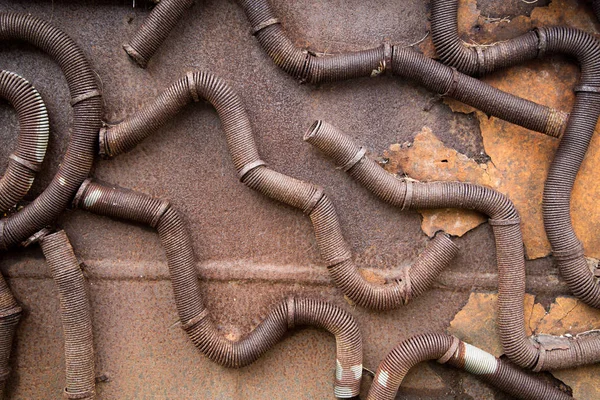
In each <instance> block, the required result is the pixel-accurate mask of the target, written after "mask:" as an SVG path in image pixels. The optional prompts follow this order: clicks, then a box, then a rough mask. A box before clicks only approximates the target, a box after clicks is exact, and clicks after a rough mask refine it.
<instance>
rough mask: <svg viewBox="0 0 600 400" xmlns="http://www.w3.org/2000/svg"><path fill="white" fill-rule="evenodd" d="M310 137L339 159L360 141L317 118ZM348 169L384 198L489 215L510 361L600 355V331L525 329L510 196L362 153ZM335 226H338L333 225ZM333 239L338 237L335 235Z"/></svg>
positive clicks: (528, 363)
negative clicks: (398, 173) (398, 167)
mask: <svg viewBox="0 0 600 400" xmlns="http://www.w3.org/2000/svg"><path fill="white" fill-rule="evenodd" d="M305 139H306V140H307V141H308V142H309V143H311V144H312V145H314V146H315V147H317V148H318V149H319V150H321V151H322V152H323V153H325V154H326V155H327V156H329V157H331V158H333V159H334V160H335V161H336V163H337V164H338V165H341V164H342V163H343V162H344V160H350V159H353V158H354V157H355V155H356V154H357V153H358V152H360V149H361V147H360V146H358V145H357V144H356V143H354V141H353V140H352V139H350V138H349V137H348V136H346V135H345V134H343V133H342V132H340V131H339V130H338V129H336V128H335V127H333V126H331V125H329V124H327V123H325V122H322V121H318V122H317V123H315V124H313V126H312V127H311V129H310V130H309V132H308V133H307V134H306V136H305ZM347 172H348V174H349V175H350V176H352V177H353V178H354V179H356V180H357V181H358V182H359V183H361V184H362V185H363V186H365V187H366V188H367V189H369V190H370V191H372V192H373V193H375V195H376V196H378V197H380V198H381V199H382V200H384V201H386V202H388V203H390V204H392V205H395V206H398V207H402V208H408V209H433V208H461V209H470V210H476V211H479V212H481V213H483V214H486V215H487V216H488V217H489V223H490V225H492V229H493V232H494V237H495V239H496V259H497V264H498V332H499V335H500V340H501V342H502V346H503V348H504V352H505V354H506V355H507V356H508V357H509V358H510V360H511V361H513V362H514V363H516V364H517V365H519V366H521V367H524V368H531V369H534V370H536V371H541V370H553V369H562V368H571V367H576V366H579V365H586V364H592V363H596V362H598V361H600V335H599V334H590V335H584V336H579V337H554V336H546V335H537V336H534V337H532V338H531V339H529V338H527V336H526V334H525V312H524V303H523V298H524V296H525V255H524V251H523V238H522V236H521V229H520V220H519V214H518V212H517V210H516V209H515V207H514V205H513V204H512V202H511V201H510V200H509V199H508V197H506V196H504V195H503V194H501V193H499V192H497V191H495V190H493V189H489V188H486V187H483V186H478V185H473V184H469V183H462V182H429V183H420V182H413V181H410V180H405V179H397V178H395V177H394V176H393V175H391V174H389V173H387V172H386V171H385V170H384V169H383V168H381V167H380V166H379V165H378V164H377V163H376V162H375V161H373V160H370V159H369V158H367V157H366V156H363V157H362V158H361V159H360V160H359V161H357V162H356V164H355V165H354V166H352V167H351V168H350V169H348V171H347ZM331 231H333V229H331ZM330 241H331V242H334V240H333V239H331V240H330Z"/></svg>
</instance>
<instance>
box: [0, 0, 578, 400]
mask: <svg viewBox="0 0 600 400" xmlns="http://www.w3.org/2000/svg"><path fill="white" fill-rule="evenodd" d="M1 3H2V4H1V5H0V9H1V10H10V11H19V12H29V13H31V14H33V15H35V16H39V17H43V18H46V19H50V20H51V21H52V22H53V23H55V24H56V25H58V26H59V27H60V28H61V29H63V30H64V31H65V32H67V33H68V34H69V35H71V36H72V37H73V38H74V39H75V41H76V42H77V43H78V44H79V45H80V46H81V47H82V48H83V50H84V52H85V53H86V55H87V56H88V58H89V59H90V60H91V64H92V67H93V68H94V70H95V71H96V72H97V73H98V76H99V78H100V80H101V84H102V88H103V93H104V101H105V106H106V118H105V119H106V120H107V121H109V122H116V121H119V120H121V119H123V118H124V117H125V116H127V115H130V114H131V113H132V112H133V111H135V110H136V109H138V108H139V107H140V106H141V105H143V104H145V103H146V102H147V101H148V100H150V99H152V98H153V97H154V96H156V95H157V94H158V93H160V92H161V91H162V90H164V89H165V88H166V87H168V86H169V85H170V84H171V83H172V82H173V81H175V80H176V79H178V78H180V77H181V76H183V75H184V74H185V72H186V71H188V70H190V69H204V70H208V71H211V72H213V73H215V74H217V75H219V76H220V77H222V78H224V79H225V80H226V81H228V82H229V83H230V84H231V86H232V87H233V88H234V89H235V90H237V92H238V93H239V95H240V97H241V98H242V99H243V101H244V103H245V104H246V106H247V109H248V112H249V115H250V117H251V120H252V124H253V126H254V129H255V136H256V141H257V144H258V146H259V149H260V151H261V154H262V155H263V158H264V159H265V161H267V163H268V164H269V165H270V166H271V167H272V168H274V169H276V170H278V171H281V172H283V173H286V174H288V175H291V176H294V177H297V178H301V179H306V180H309V181H312V182H314V183H318V184H321V185H323V186H324V187H325V188H326V190H327V192H328V193H329V194H330V195H331V198H332V199H333V201H334V203H335V205H336V208H337V210H338V212H339V215H340V219H341V224H342V228H343V230H344V234H345V236H346V238H347V240H348V241H349V243H351V245H352V246H353V250H354V252H355V258H356V261H357V263H358V264H359V265H360V266H364V267H372V268H375V269H381V270H392V269H395V268H398V267H401V266H404V265H407V264H409V263H410V262H411V261H412V260H414V258H415V257H416V255H417V254H418V253H419V252H421V251H422V250H423V248H424V247H425V243H426V241H427V237H426V235H425V234H424V233H423V232H422V231H421V229H420V216H419V215H418V214H417V213H416V212H400V211H399V210H397V209H394V208H392V207H390V206H388V205H386V204H384V203H383V202H381V201H379V200H377V199H375V198H374V197H373V196H372V195H371V194H370V193H369V192H367V191H366V190H365V189H363V188H362V187H360V186H359V185H358V184H356V183H355V182H353V181H351V180H350V179H349V178H348V177H347V176H346V175H345V174H344V173H343V172H341V171H338V170H336V169H335V168H334V167H333V165H332V164H331V163H330V162H329V161H328V160H326V159H325V158H324V157H322V156H321V155H320V154H318V153H317V151H316V150H314V149H313V148H311V146H309V145H308V144H306V143H304V142H303V141H302V135H303V133H304V131H305V130H306V129H307V128H308V127H309V125H310V124H311V122H312V121H313V120H315V119H323V120H325V121H328V122H330V123H332V124H334V125H336V126H338V127H339V128H340V129H342V130H343V131H345V132H347V133H348V134H350V135H351V136H352V137H354V138H355V139H357V140H360V142H361V143H364V144H365V145H366V146H367V147H368V148H369V150H370V151H371V152H372V153H373V154H375V155H383V152H384V151H385V150H386V149H387V148H388V146H389V145H390V144H393V143H403V142H406V141H412V140H413V138H414V136H415V135H416V134H417V133H418V132H419V131H421V129H422V127H423V126H428V127H430V128H431V129H432V130H433V131H435V132H436V134H437V136H438V137H439V138H440V140H442V141H443V143H444V144H445V145H446V146H447V147H450V148H454V149H456V150H457V151H459V152H460V153H463V154H465V155H467V156H468V157H472V158H476V157H482V156H484V154H483V151H484V150H483V144H482V139H481V135H480V132H479V123H478V121H477V120H476V119H475V117H474V116H472V115H465V114H460V113H453V112H452V111H451V110H450V108H449V107H448V106H446V105H445V104H443V103H441V102H437V103H434V105H433V107H432V108H431V110H430V111H423V108H424V107H425V106H426V105H427V104H428V102H429V101H430V99H431V98H432V94H431V93H429V92H427V91H426V90H424V89H422V88H419V87H417V86H416V85H414V84H412V83H410V82H404V81H401V80H399V79H397V78H393V77H379V78H376V79H359V80H354V81H349V82H342V83H335V84H324V85H320V86H317V87H315V86H309V85H299V84H298V83H297V82H295V81H294V80H293V79H292V78H290V77H289V76H288V75H286V74H285V73H284V72H283V71H281V70H279V69H278V68H277V67H276V66H275V65H274V64H273V62H272V61H271V60H270V59H269V58H268V56H267V55H266V54H265V53H264V52H263V50H262V49H261V48H260V46H259V45H258V43H257V42H256V41H255V40H254V38H253V37H252V36H251V34H250V28H249V26H248V24H247V21H246V18H245V16H244V14H243V12H242V10H241V8H239V7H238V6H237V5H236V4H235V3H234V2H233V1H231V0H228V1H217V0H207V1H202V2H198V3H199V4H196V5H195V6H194V7H193V8H192V9H191V10H190V12H189V14H188V15H187V16H185V18H184V19H183V21H182V23H181V24H180V25H179V26H178V27H177V28H175V30H174V31H173V32H172V34H171V35H170V36H169V38H168V39H167V41H166V43H165V44H164V45H163V46H162V47H161V48H160V49H159V51H158V52H157V54H156V56H155V57H154V58H153V59H152V61H151V62H150V64H149V67H148V69H147V70H142V69H140V68H138V67H137V66H136V65H134V63H133V62H131V61H130V60H129V59H128V58H127V56H126V54H125V53H124V51H123V50H122V49H121V45H122V43H123V42H124V41H125V38H127V37H130V36H131V35H132V33H133V31H134V30H135V29H136V27H137V26H139V24H140V23H141V21H142V19H143V18H144V17H145V16H146V15H147V10H145V8H144V7H138V8H135V9H133V8H132V7H131V2H129V1H117V0H113V1H109V0H103V1H101V2H97V1H68V0H63V1H53V2H51V1H44V0H39V1H36V2H34V1H29V0H21V1H2V2H1ZM479 3H480V9H481V10H482V13H483V12H484V11H483V10H487V11H485V13H486V15H487V13H489V14H490V15H491V16H496V15H501V14H504V13H506V12H510V13H515V14H518V13H526V12H529V11H530V9H531V7H526V6H523V5H518V7H517V5H516V3H520V2H511V4H513V3H514V4H515V7H516V8H510V9H505V8H502V9H498V10H497V8H498V7H497V6H494V5H493V4H495V2H493V1H489V0H486V1H483V0H481V1H479ZM273 4H274V7H275V9H276V11H277V12H278V14H279V15H280V19H281V20H282V21H283V23H284V24H285V26H286V28H287V29H288V30H289V32H290V36H291V37H292V38H293V39H294V40H296V43H297V44H299V45H303V46H309V47H310V48H313V49H317V50H322V51H331V52H334V51H342V50H355V49H361V48H366V47H371V46H374V45H378V44H380V43H381V42H382V41H383V40H384V39H389V40H391V41H392V42H395V43H406V44H409V43H414V42H416V41H418V40H419V39H421V38H422V37H423V35H424V34H425V31H426V29H427V24H426V15H427V12H428V4H427V2H426V1H423V0H407V1H402V2H398V1H392V0H383V1H379V2H363V1H361V0H348V1H347V2H344V5H343V6H341V5H342V4H341V3H339V2H319V1H316V0H301V1H294V2H291V1H284V0H276V1H273ZM0 68H2V69H8V70H11V71H14V72H17V73H19V74H21V75H22V76H24V77H25V78H26V79H28V80H29V81H30V82H32V83H33V84H34V86H35V87H36V88H37V89H38V90H39V91H40V93H41V94H42V97H43V98H44V100H45V101H46V103H47V105H48V110H49V114H50V119H51V141H50V147H49V156H48V159H47V161H46V163H45V168H44V171H43V172H42V173H41V174H40V175H39V176H40V178H39V179H38V180H37V181H36V183H35V185H34V189H33V192H32V195H36V194H38V193H39V192H40V191H41V190H42V188H44V187H45V186H46V185H47V183H48V182H49V180H50V179H51V177H52V176H53V174H54V172H55V171H56V169H57V167H58V163H59V162H60V158H61V154H62V152H63V151H64V149H65V146H66V138H67V135H68V122H69V120H70V118H71V113H70V110H69V108H70V107H68V91H67V87H66V82H65V79H64V78H63V76H62V74H61V72H60V69H59V68H58V66H57V65H56V64H54V63H53V62H52V61H51V60H50V58H49V57H48V56H46V55H44V54H42V53H41V52H39V51H37V50H35V49H34V48H33V47H30V46H26V45H23V44H21V43H1V44H0ZM0 125H2V126H3V129H1V130H0V143H2V144H3V145H2V146H0V160H1V161H2V162H3V163H4V162H5V160H7V157H8V155H9V154H10V152H11V151H12V146H14V144H15V140H14V138H15V132H16V128H17V126H16V116H15V114H14V111H13V110H12V109H11V108H10V107H9V106H8V105H7V104H6V103H2V104H0ZM4 144H8V145H7V146H5V145H4ZM94 174H95V176H96V177H98V178H100V179H103V180H106V181H109V182H112V183H115V184H119V185H122V186H126V187H131V188H134V189H136V190H139V191H142V192H146V193H149V194H152V195H154V196H159V197H164V198H168V199H170V200H171V201H172V203H173V204H174V205H175V206H176V207H177V208H178V209H179V210H181V212H182V214H183V216H184V218H185V220H186V222H187V224H188V227H189V229H190V231H191V232H192V236H193V240H194V247H195V251H196V254H197V257H198V259H199V260H200V261H199V272H200V275H201V277H202V281H203V289H204V293H205V296H206V299H207V305H208V307H209V308H210V309H211V312H212V315H214V318H215V319H216V322H217V323H218V325H219V326H220V328H221V329H222V332H223V333H224V334H227V335H229V336H230V337H236V336H239V335H242V334H244V333H246V332H248V331H249V330H250V329H251V328H252V327H253V326H255V325H256V323H257V322H258V318H259V317H260V316H264V315H265V314H266V312H267V310H269V309H270V307H272V306H273V305H274V304H276V303H278V302H279V301H280V300H281V299H282V298H284V297H286V296H288V295H290V294H299V295H300V294H301V295H315V296H320V297H323V298H324V299H326V300H330V301H332V302H334V303H335V304H338V305H340V306H342V307H344V308H345V309H347V310H350V311H351V312H352V313H353V315H355V316H356V318H357V320H358V323H359V325H360V327H361V329H362V332H363V338H364V347H365V360H364V364H365V366H366V367H367V368H369V369H371V370H375V368H376V366H377V365H378V364H379V362H380V361H381V359H382V358H383V357H384V355H385V354H386V353H387V352H388V351H389V350H390V349H391V348H392V347H393V346H395V345H396V344H397V343H398V342H400V341H401V340H403V339H406V338H408V337H409V336H412V335H414V334H417V333H422V332H426V331H432V330H433V331H443V330H445V329H446V327H447V326H448V325H449V323H450V321H451V320H452V318H453V316H454V315H455V314H456V313H457V312H458V311H459V310H460V309H461V308H462V306H463V305H464V304H465V303H466V302H467V300H468V298H469V293H470V291H471V290H472V289H473V288H479V289H487V290H495V288H496V276H495V274H496V270H495V254H494V251H493V237H492V235H491V230H490V229H489V227H488V226H487V224H484V225H482V226H480V227H478V228H476V229H474V230H473V231H471V232H468V233H467V234H465V235H464V236H463V237H462V238H459V239H457V241H456V242H457V243H458V245H459V246H460V249H461V250H460V253H459V255H458V257H457V258H456V259H455V260H454V261H453V262H452V263H451V265H450V267H449V268H448V270H446V271H445V272H444V273H443V274H442V276H441V277H440V279H438V281H437V283H436V284H435V286H434V289H432V290H430V291H429V292H427V293H426V294H424V295H423V296H421V297H420V298H418V299H417V300H416V301H414V303H412V304H410V305H409V306H407V307H405V308H402V309H399V310H396V311H393V312H387V313H375V312H369V311H366V310H363V309H360V308H354V307H352V306H351V305H349V304H348V303H347V302H346V301H345V300H344V299H343V297H342V295H341V294H340V292H339V291H338V290H337V289H336V288H335V287H334V286H333V284H332V282H331V280H330V278H329V276H328V274H327V271H326V269H325V267H324V265H323V264H322V263H321V262H320V260H319V255H318V251H317V248H316V242H315V239H314V235H313V233H312V228H311V226H310V222H309V220H308V219H307V218H306V217H305V216H304V215H302V214H301V213H300V212H298V211H295V210H292V209H291V208H289V207H286V206H283V205H281V204H278V203H275V202H274V201H271V200H268V199H266V198H265V197H263V196H261V195H260V194H258V193H256V192H253V191H251V190H250V189H248V188H246V187H245V186H244V185H242V184H240V183H239V182H238V180H237V177H236V174H235V170H234V168H233V166H232V163H231V160H230V158H229V155H228V153H227V149H226V145H225V138H224V135H223V132H222V131H221V128H220V123H219V120H218V117H217V115H216V113H215V112H214V110H212V109H211V108H210V107H209V106H207V105H205V104H204V103H199V104H196V105H191V106H189V107H188V108H187V109H186V110H185V111H184V112H183V113H182V114H180V116H179V118H178V119H177V120H175V121H172V122H170V123H169V124H168V125H167V126H165V128H164V129H162V130H161V131H160V132H159V133H157V134H156V135H154V136H152V137H151V138H149V139H148V140H146V141H144V142H143V143H142V144H141V145H139V146H138V147H137V148H136V149H135V150H134V151H132V152H131V153H129V154H125V155H122V156H119V157H117V158H116V159H115V160H111V161H102V160H99V161H98V162H97V163H96V168H95V173H94ZM60 225H61V226H62V227H64V229H65V230H66V231H67V233H68V234H69V235H70V237H71V240H72V242H73V246H74V248H75V251H76V253H77V254H78V256H79V257H80V258H81V259H82V260H84V261H85V263H86V270H85V273H86V275H87V276H88V277H89V279H90V293H91V304H92V307H93V322H94V334H95V341H96V349H97V372H98V374H105V375H106V376H107V377H108V381H107V382H104V383H99V384H98V393H99V398H103V399H117V398H118V399H125V398H127V399H164V398H207V399H208V398H218V399H264V398H273V399H290V398H294V399H304V398H305V399H315V398H317V399H320V398H332V396H333V390H332V382H333V374H334V365H335V364H334V353H335V351H334V348H335V347H334V340H333V338H332V337H330V336H328V334H326V333H325V332H321V331H317V330H314V329H304V330H302V329H301V330H297V331H294V332H293V333H292V334H290V335H289V336H288V338H287V339H286V340H284V341H283V342H282V343H280V344H278V345H277V346H275V348H274V349H272V350H271V351H269V352H268V353H267V354H266V355H265V356H264V357H263V358H261V359H260V360H259V361H258V362H257V363H255V364H253V365H252V366H250V367H247V368H243V369H241V370H227V369H224V368H222V367H219V366H216V365H214V364H212V363H211V362H209V361H208V360H207V359H205V358H204V357H203V356H202V355H201V354H199V352H198V351H197V350H196V349H195V348H194V346H193V344H192V343H191V342H190V341H189V340H188V339H187V337H186V335H185V334H184V332H183V331H182V330H181V329H180V328H179V326H177V325H176V324H175V322H176V321H177V314H176V310H175V306H174V301H173V296H172V290H171V287H170V283H169V280H168V271H167V267H166V262H165V256H164V253H163V251H162V249H161V247H160V243H159V241H158V237H157V235H156V233H155V232H154V231H152V230H150V229H147V228H145V227H140V226H135V225H131V224H125V223H121V222H117V221H113V220H110V219H107V218H101V217H97V216H93V215H90V214H86V213H83V212H79V211H78V212H74V211H67V212H66V213H65V214H64V216H63V218H62V219H61V221H60ZM0 267H1V268H2V272H3V273H4V274H5V275H8V277H9V284H10V285H11V288H13V290H14V292H15V296H16V298H17V299H18V301H19V302H20V304H21V305H22V306H23V308H24V310H25V313H24V317H23V318H22V322H21V324H20V326H19V328H18V336H17V340H16V344H15V351H14V352H13V355H12V361H11V362H12V366H13V368H14V374H13V376H12V377H11V378H10V379H11V383H10V392H11V395H12V398H15V399H25V398H28V399H30V398H52V397H57V396H58V394H59V393H60V390H61V388H62V385H63V382H64V367H63V363H64V358H63V350H62V344H61V343H62V331H61V325H60V315H59V305H58V298H57V293H56V290H55V287H54V283H53V282H52V280H51V279H50V274H49V271H48V270H47V267H46V265H45V263H44V260H43V257H42V254H41V251H40V250H39V249H37V248H32V249H27V250H16V251H11V252H10V253H8V254H6V255H5V254H3V255H2V257H1V258H0ZM527 268H528V269H527V272H528V291H531V292H534V293H536V294H537V295H538V297H537V298H538V301H542V302H543V301H549V300H550V299H552V298H553V297H554V296H555V295H557V294H566V293H567V291H566V288H565V286H564V285H563V284H562V283H561V282H560V281H559V280H558V278H557V276H556V271H555V270H554V269H553V268H552V266H551V261H550V260H549V259H548V258H542V259H538V260H534V261H528V262H527ZM369 384H370V380H369V378H368V377H367V378H365V380H364V385H363V387H364V388H368V386H369ZM404 386H406V388H404V389H402V390H401V392H400V393H401V394H403V395H405V396H406V397H405V398H414V399H428V398H437V399H439V398H442V399H454V398H464V399H469V398H490V397H481V396H491V395H495V396H496V397H495V398H497V399H503V398H506V397H505V396H504V395H502V394H498V393H496V392H495V391H493V390H492V389H489V388H488V387H487V386H485V385H483V384H480V383H478V382H477V381H474V380H473V379H470V378H467V375H465V374H463V373H460V372H457V371H455V370H451V369H449V368H446V367H443V366H438V365H435V364H426V365H423V366H421V367H419V369H418V371H417V373H413V374H411V375H410V376H409V378H407V381H406V383H405V384H404V385H403V387H404ZM49 393H51V395H49ZM479 393H484V394H481V395H480V394H479ZM493 393H495V394H493ZM54 394H56V396H54Z"/></svg>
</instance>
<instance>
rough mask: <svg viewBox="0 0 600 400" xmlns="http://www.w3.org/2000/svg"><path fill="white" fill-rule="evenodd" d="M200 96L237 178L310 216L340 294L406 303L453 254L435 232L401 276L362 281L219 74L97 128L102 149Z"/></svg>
mask: <svg viewBox="0 0 600 400" xmlns="http://www.w3.org/2000/svg"><path fill="white" fill-rule="evenodd" d="M200 97H202V98H205V99H207V100H209V101H210V103H211V104H213V105H214V106H215V108H216V110H217V113H218V114H219V117H220V118H221V121H222V123H223V129H224V131H225V136H226V138H227V143H228V145H229V151H230V153H231V156H232V158H233V163H234V166H235V168H236V170H237V172H238V175H239V177H240V180H241V181H242V182H243V183H244V184H246V185H247V186H248V187H250V188H252V189H254V190H257V191H259V192H261V193H263V194H264V195H265V196H268V197H270V198H272V199H275V200H278V201H281V202H283V203H286V204H288V205H290V206H292V207H296V208H299V209H301V210H302V211H303V212H304V213H306V214H308V215H309V216H310V218H311V221H312V222H313V226H314V229H315V235H316V237H317V241H318V243H319V248H320V251H321V255H322V256H323V258H324V260H325V261H326V262H327V264H328V266H329V272H330V273H331V276H332V277H333V279H334V280H335V282H336V285H337V286H338V287H339V288H340V289H341V290H342V291H343V292H344V294H346V295H347V296H349V297H350V298H351V299H352V300H353V301H354V302H356V303H357V304H359V305H361V306H363V307H367V308H373V309H378V310H387V309H391V308H397V307H399V306H401V305H402V304H406V303H407V302H408V301H409V300H410V299H411V298H412V297H416V296H418V295H419V294H421V293H422V292H423V291H424V290H425V289H426V288H428V287H429V286H430V285H431V283H432V282H433V281H434V280H435V278H436V277H437V275H439V273H440V272H441V270H442V269H443V268H444V267H446V266H447V265H448V264H449V263H450V261H451V260H452V258H454V256H455V255H456V253H457V251H458V249H457V247H456V246H455V245H454V243H452V241H451V240H450V239H449V238H448V237H447V236H445V235H439V236H438V237H436V238H435V239H434V240H433V241H432V242H431V244H430V247H428V249H427V250H426V251H425V252H424V253H423V254H422V255H421V257H420V258H419V260H418V261H417V262H416V263H415V265H413V266H412V267H410V268H404V269H403V270H402V276H398V277H395V278H394V279H391V280H390V282H389V284H387V285H376V284H372V283H369V282H367V281H366V280H365V279H364V278H363V277H362V275H360V273H359V271H358V269H357V268H356V266H355V264H354V263H353V262H352V260H351V251H350V249H349V247H348V246H347V244H346V242H345V240H344V238H343V236H342V233H341V228H340V226H339V222H338V218H337V214H336V212H335V209H334V207H333V204H332V203H331V201H330V200H329V198H328V197H327V196H326V195H324V194H323V190H322V189H321V188H319V187H317V186H315V185H312V184H310V183H307V182H302V181H299V180H297V179H294V178H292V177H289V176H286V175H283V174H281V173H279V172H276V171H273V170H271V169H269V168H267V167H266V166H265V163H264V161H262V160H261V159H260V156H259V154H258V150H257V148H256V144H255V142H254V137H253V134H252V127H251V125H250V120H249V118H248V115H247V114H246V111H245V109H244V107H243V104H242V102H241V100H240V99H239V98H238V97H237V95H236V94H235V92H233V90H231V88H230V87H229V86H228V85H226V84H225V83H224V82H223V81H222V80H220V79H218V78H216V77H215V76H213V75H211V74H209V73H206V72H195V73H188V75H187V77H186V78H183V79H180V80H179V81H177V82H176V83H175V84H174V85H172V86H171V87H170V88H168V89H167V90H166V91H165V92H164V93H162V94H161V95H159V97H158V98H157V99H156V100H154V101H153V102H152V103H151V104H150V105H149V106H148V107H146V108H144V109H142V110H140V111H138V112H137V113H136V114H134V115H133V116H132V117H131V118H128V119H126V120H125V121H123V122H121V123H120V124H118V125H115V126H112V127H109V128H107V129H104V130H103V131H102V132H101V133H100V142H101V149H104V154H107V155H116V154H119V153H121V152H124V151H127V150H129V149H131V148H133V147H134V146H135V145H136V144H137V143H139V142H140V141H141V140H143V139H144V138H145V137H147V136H148V135H150V134H151V133H152V132H154V131H156V130H157V129H158V128H159V127H160V126H161V125H162V124H164V123H165V122H166V121H167V120H168V119H169V118H172V117H173V116H174V115H175V114H176V113H177V112H179V111H180V110H181V108H182V107H183V106H184V105H185V104H187V103H189V102H191V101H192V100H198V99H199V98H200ZM413 287H414V289H413Z"/></svg>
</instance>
